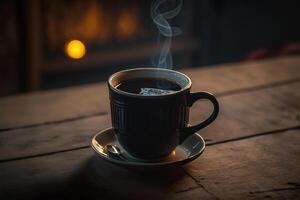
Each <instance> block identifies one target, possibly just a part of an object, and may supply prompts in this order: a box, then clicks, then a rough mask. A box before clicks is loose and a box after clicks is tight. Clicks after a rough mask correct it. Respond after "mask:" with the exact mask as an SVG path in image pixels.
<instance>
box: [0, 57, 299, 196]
mask: <svg viewBox="0 0 300 200" xmlns="http://www.w3.org/2000/svg"><path fill="white" fill-rule="evenodd" d="M184 72H185V73H186V74H187V75H189V76H190V77H191V79H192V81H193V90H194V91H200V90H207V91H211V92H213V93H214V94H216V95H217V97H218V100H219V101H220V106H221V110H220V115H219V117H218V119H217V120H216V121H215V122H214V123H213V124H212V125H211V126H209V127H208V128H205V129H203V130H201V131H200V134H201V135H203V137H204V138H205V140H206V142H207V148H206V150H205V152H204V153H203V155H202V156H201V157H199V158H198V159H196V160H195V161H193V162H191V163H189V164H187V165H185V166H183V167H177V168H174V169H170V170H169V171H165V172H156V173H154V174H141V173H136V172H133V171H128V170H126V169H122V168H119V167H117V166H114V165H112V164H109V163H107V162H105V161H102V160H101V159H99V158H98V157H97V156H96V155H95V153H94V152H93V150H92V149H91V148H90V141H91V138H92V137H93V135H94V134H95V133H97V131H100V130H102V129H104V128H107V127H109V126H110V116H109V107H108V96H107V89H106V85H105V84H93V85H86V86H81V87H73V88H67V89H60V90H51V91H45V92H38V93H32V94H28V95H17V96H11V97H4V98H1V99H0V199H77V198H78V199H80V198H81V199H91V198H97V199H121V198H122V199H153V200H154V199H164V198H165V199H197V200H198V199H242V198H243V199H264V198H265V199H299V198H300V57H299V56H292V57H283V58H275V59H270V60H263V61H257V62H248V63H237V64H226V65H219V66H214V67H207V68H194V69H188V70H184ZM200 109H201V112H200V113H198V112H197V110H200ZM207 112H209V107H208V106H206V105H205V104H203V103H200V102H199V103H197V104H196V105H195V106H194V107H193V110H192V114H191V121H192V122H195V121H198V120H199V117H205V113H207Z"/></svg>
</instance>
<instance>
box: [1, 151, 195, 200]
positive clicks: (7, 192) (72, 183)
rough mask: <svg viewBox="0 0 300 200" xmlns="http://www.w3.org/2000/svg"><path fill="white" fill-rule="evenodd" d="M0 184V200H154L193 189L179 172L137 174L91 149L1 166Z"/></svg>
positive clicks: (183, 173) (186, 178)
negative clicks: (102, 157)
mask: <svg viewBox="0 0 300 200" xmlns="http://www.w3.org/2000/svg"><path fill="white" fill-rule="evenodd" d="M0 180H5V181H0V188H1V190H0V199H8V197H10V198H11V199H74V198H75V199H87V198H88V199H91V198H100V199H137V200H138V199H157V198H164V197H165V196H167V195H168V194H170V193H175V192H181V191H182V190H183V191H184V190H189V189H190V188H194V187H197V184H196V183H195V181H194V180H193V179H192V178H190V177H189V176H187V175H186V174H185V172H184V171H183V170H182V169H181V168H171V169H170V170H169V171H164V172H155V173H154V174H139V173H136V172H131V171H127V170H125V169H121V168H119V167H116V166H114V165H111V164H109V163H106V162H104V161H102V160H101V159H99V158H98V157H96V155H94V153H93V151H92V149H91V148H89V149H84V150H78V151H72V152H67V153H60V154H55V155H51V156H43V157H39V158H34V159H26V160H22V161H21V160H20V161H14V162H7V163H2V164H0ZM16 191H17V192H16Z"/></svg>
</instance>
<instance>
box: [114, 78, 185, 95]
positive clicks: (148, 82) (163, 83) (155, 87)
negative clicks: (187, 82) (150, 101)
mask: <svg viewBox="0 0 300 200" xmlns="http://www.w3.org/2000/svg"><path fill="white" fill-rule="evenodd" d="M117 89H119V90H123V91H125V92H129V93H133V94H141V95H148V96H149V95H166V94H171V93H174V92H175V91H178V90H180V89H181V87H180V86H179V85H178V84H177V83H174V82H172V81H169V80H166V79H159V78H137V79H131V80H127V81H124V82H122V83H121V84H119V85H118V86H117Z"/></svg>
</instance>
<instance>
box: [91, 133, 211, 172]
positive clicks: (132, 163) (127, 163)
mask: <svg viewBox="0 0 300 200" xmlns="http://www.w3.org/2000/svg"><path fill="white" fill-rule="evenodd" d="M108 131H113V128H112V127H110V128H106V129H104V130H102V131H99V132H97V133H96V134H95V135H94V137H93V139H92V142H91V147H92V149H93V150H94V151H95V153H96V154H97V155H98V156H100V157H101V158H102V159H104V160H106V161H108V162H111V163H115V164H120V165H125V166H133V167H135V166H149V167H157V166H173V165H180V164H185V163H187V162H191V161H193V160H195V159H196V158H198V157H199V156H200V155H201V154H202V153H203V152H204V150H205V148H206V144H205V141H204V139H203V137H202V136H201V135H199V134H198V133H197V132H195V133H194V134H196V135H197V136H198V137H199V139H200V140H201V141H202V144H203V146H202V148H201V149H200V151H199V152H197V153H196V154H195V155H193V156H191V157H188V158H186V159H182V160H175V161H169V162H142V161H138V160H137V161H127V160H126V161H122V160H118V159H115V158H112V157H109V156H107V155H105V154H103V153H101V152H100V151H99V150H98V149H97V147H96V145H95V144H94V143H98V142H97V140H96V137H97V136H98V135H100V134H103V133H105V132H108Z"/></svg>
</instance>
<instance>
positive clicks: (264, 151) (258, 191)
mask: <svg viewBox="0 0 300 200" xmlns="http://www.w3.org/2000/svg"><path fill="white" fill-rule="evenodd" d="M286 147H289V148H286ZM299 147H300V131H299V130H297V131H289V132H282V133H280V134H276V136H274V135H265V136H260V137H256V138H252V139H246V140H240V141H234V142H228V143H224V144H218V145H213V146H209V147H207V149H206V151H205V152H204V154H203V155H202V156H201V157H199V158H198V159H197V160H195V161H194V162H192V163H190V164H188V165H187V166H186V167H185V168H184V169H185V170H186V172H187V173H188V174H189V175H192V176H193V177H191V176H189V175H186V172H184V171H182V169H180V168H173V169H170V170H169V171H165V172H155V173H152V174H139V173H136V172H131V171H127V170H124V169H121V168H118V167H116V166H114V165H111V164H109V163H106V162H103V161H102V160H100V159H99V158H96V157H95V156H94V155H93V153H92V150H91V149H83V150H77V151H72V152H65V153H58V154H54V155H49V156H42V157H37V158H31V159H24V160H19V161H13V162H6V163H1V164H0V180H5V181H0V188H1V192H0V198H1V199H5V198H6V199H7V198H11V199H41V198H43V199H56V198H58V197H60V198H68V199H71V198H76V199H80V198H81V199H82V198H87V197H88V198H95V197H98V198H100V197H101V199H120V198H125V199H141V198H142V199H202V198H203V199H217V198H220V199H241V198H243V199H244V198H245V199H255V198H263V197H265V196H271V197H274V199H283V198H290V199H297V197H299V189H300V188H299V183H300V180H299V176H298V175H299V173H300V167H299V166H300V160H299V158H298V157H299V156H298V155H299V153H300V148H299Z"/></svg>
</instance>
